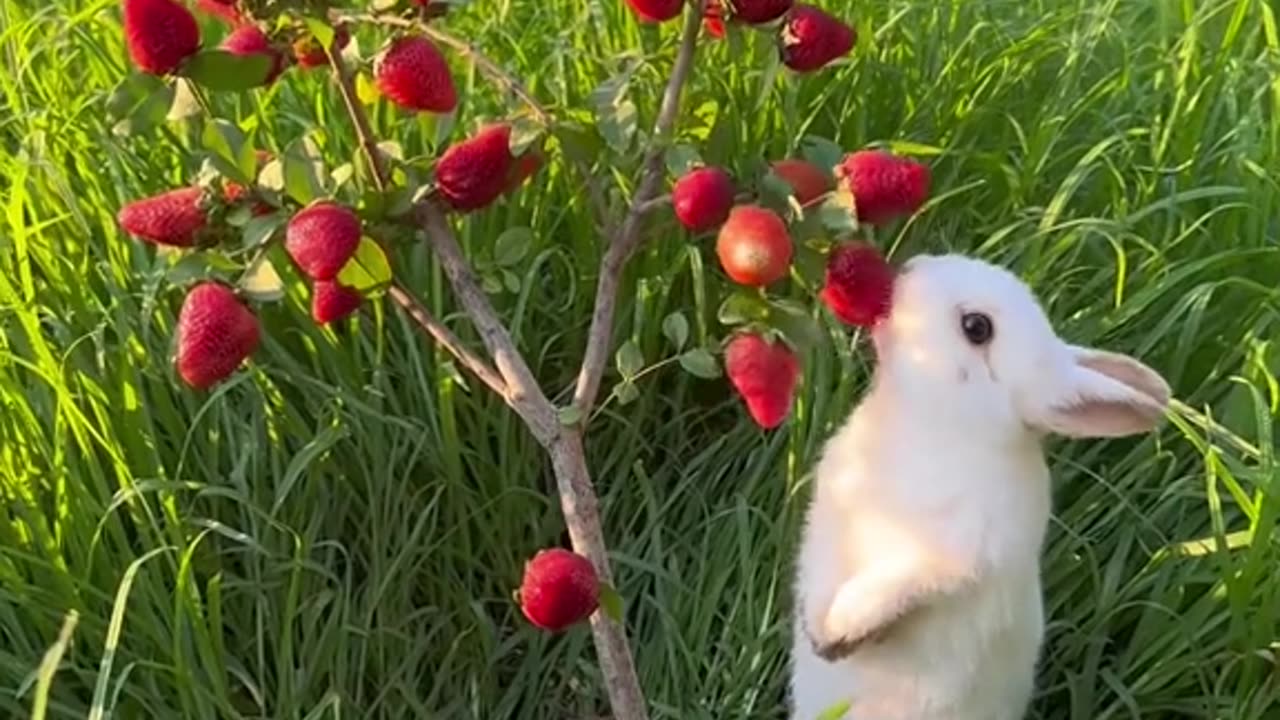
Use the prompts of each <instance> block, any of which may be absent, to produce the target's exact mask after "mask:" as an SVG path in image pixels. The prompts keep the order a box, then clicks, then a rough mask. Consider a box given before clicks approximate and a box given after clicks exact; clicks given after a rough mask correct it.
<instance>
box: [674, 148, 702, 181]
mask: <svg viewBox="0 0 1280 720" xmlns="http://www.w3.org/2000/svg"><path fill="white" fill-rule="evenodd" d="M666 162H667V172H669V173H671V174H672V175H674V176H675V177H680V176H681V175H684V174H685V173H687V172H689V171H690V170H692V169H694V168H695V167H698V166H699V165H702V164H704V163H703V162H702V155H700V154H699V153H698V150H697V148H695V147H693V146H691V145H672V146H671V147H669V148H667V154H666Z"/></svg>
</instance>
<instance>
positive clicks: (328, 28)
mask: <svg viewBox="0 0 1280 720" xmlns="http://www.w3.org/2000/svg"><path fill="white" fill-rule="evenodd" d="M306 22H307V29H308V30H310V31H311V34H312V35H314V36H315V39H316V41H317V42H319V43H320V47H322V48H330V47H333V39H334V29H333V26H332V25H330V24H329V23H327V22H325V21H324V20H321V19H320V18H318V17H309V18H307V20H306Z"/></svg>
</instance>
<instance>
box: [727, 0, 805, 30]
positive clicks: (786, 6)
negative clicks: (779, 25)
mask: <svg viewBox="0 0 1280 720" xmlns="http://www.w3.org/2000/svg"><path fill="white" fill-rule="evenodd" d="M729 2H731V3H733V19H734V20H737V21H739V22H744V23H747V24H748V25H762V24H764V23H770V22H773V21H774V20H777V19H778V18H780V17H782V16H783V15H786V14H787V11H788V10H790V9H791V5H792V3H793V0H729Z"/></svg>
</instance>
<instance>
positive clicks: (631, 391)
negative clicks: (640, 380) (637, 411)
mask: <svg viewBox="0 0 1280 720" xmlns="http://www.w3.org/2000/svg"><path fill="white" fill-rule="evenodd" d="M613 396H614V397H615V398H617V399H618V404H619V405H630V404H631V403H633V402H635V401H636V400H639V399H640V388H638V387H636V384H635V383H634V382H632V381H631V380H623V381H622V382H620V383H618V384H617V385H615V386H614V387H613Z"/></svg>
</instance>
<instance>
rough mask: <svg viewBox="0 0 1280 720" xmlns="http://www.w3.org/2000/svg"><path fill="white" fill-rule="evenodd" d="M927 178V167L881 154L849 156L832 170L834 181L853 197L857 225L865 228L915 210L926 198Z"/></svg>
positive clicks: (876, 151) (928, 174)
mask: <svg viewBox="0 0 1280 720" xmlns="http://www.w3.org/2000/svg"><path fill="white" fill-rule="evenodd" d="M931 177H932V173H931V172H930V170H929V166H928V165H924V164H922V163H918V162H914V161H912V160H908V159H906V158H900V157H897V156H895V155H893V154H891V153H887V152H884V151H882V150H859V151H858V152H855V153H850V154H849V155H846V156H845V158H844V161H843V162H841V163H840V165H839V166H838V167H837V168H836V179H837V180H839V181H840V182H841V183H843V184H844V185H845V187H846V188H848V190H849V191H850V192H852V193H853V200H854V204H855V205H856V206H857V210H858V220H859V222H864V223H867V224H869V225H882V224H884V223H886V222H888V221H890V220H893V219H894V218H897V217H901V216H904V215H910V214H912V213H914V212H915V211H916V210H919V209H920V206H921V205H923V204H924V201H925V200H927V199H928V198H929V185H930V182H931Z"/></svg>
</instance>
